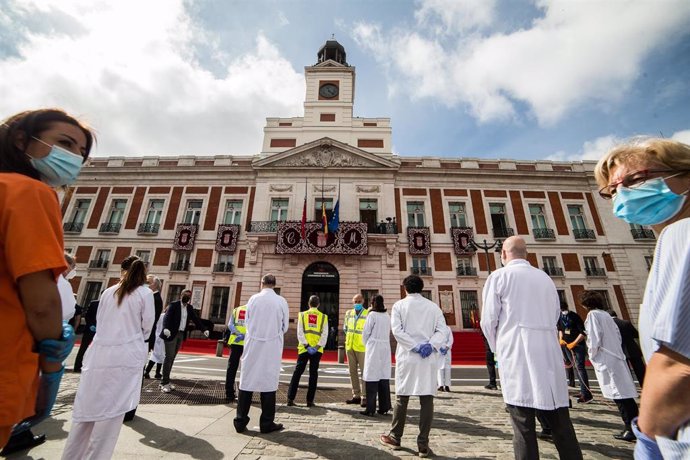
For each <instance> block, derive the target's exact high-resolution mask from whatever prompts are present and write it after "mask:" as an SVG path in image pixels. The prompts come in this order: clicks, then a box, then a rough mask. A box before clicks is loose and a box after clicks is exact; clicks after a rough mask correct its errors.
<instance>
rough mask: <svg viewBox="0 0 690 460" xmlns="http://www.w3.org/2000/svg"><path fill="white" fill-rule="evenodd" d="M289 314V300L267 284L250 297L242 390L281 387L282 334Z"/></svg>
mask: <svg viewBox="0 0 690 460" xmlns="http://www.w3.org/2000/svg"><path fill="white" fill-rule="evenodd" d="M288 318H289V311H288V304H287V301H286V300H285V299H284V298H283V297H281V296H279V295H278V294H276V293H275V291H274V290H273V289H270V288H264V289H262V290H261V292H259V293H258V294H254V295H253V296H251V297H250V298H249V301H248V302H247V315H246V317H245V324H246V326H247V333H246V334H245V338H244V352H243V353H242V373H241V374H240V390H242V391H258V392H271V391H277V390H278V379H279V377H280V362H281V359H282V357H283V335H284V334H285V332H287V330H288Z"/></svg>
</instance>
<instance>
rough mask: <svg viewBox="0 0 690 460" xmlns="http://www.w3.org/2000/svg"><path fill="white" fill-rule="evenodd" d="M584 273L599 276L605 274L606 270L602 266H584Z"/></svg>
mask: <svg viewBox="0 0 690 460" xmlns="http://www.w3.org/2000/svg"><path fill="white" fill-rule="evenodd" d="M585 273H586V274H587V276H590V277H598V278H601V277H603V276H606V270H604V269H603V268H598V267H597V268H590V267H585Z"/></svg>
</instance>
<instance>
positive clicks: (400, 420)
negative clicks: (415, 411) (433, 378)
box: [389, 395, 434, 447]
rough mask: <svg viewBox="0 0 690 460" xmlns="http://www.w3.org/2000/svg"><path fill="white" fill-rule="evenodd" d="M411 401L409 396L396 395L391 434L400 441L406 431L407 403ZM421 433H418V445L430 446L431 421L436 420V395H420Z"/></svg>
mask: <svg viewBox="0 0 690 460" xmlns="http://www.w3.org/2000/svg"><path fill="white" fill-rule="evenodd" d="M409 402H410V397H409V396H397V395H396V397H395V408H393V422H392V426H391V431H390V434H389V436H390V437H391V438H393V439H395V440H396V441H400V440H401V439H402V437H403V433H404V432H405V421H406V419H407V405H408V403H409ZM419 405H420V409H419V435H417V446H418V447H428V446H429V433H430V432H431V423H432V422H433V420H434V397H433V396H432V395H424V396H420V397H419Z"/></svg>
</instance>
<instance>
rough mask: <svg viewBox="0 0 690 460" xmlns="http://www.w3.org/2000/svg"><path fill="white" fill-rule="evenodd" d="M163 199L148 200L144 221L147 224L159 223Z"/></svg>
mask: <svg viewBox="0 0 690 460" xmlns="http://www.w3.org/2000/svg"><path fill="white" fill-rule="evenodd" d="M164 204H165V201H164V200H150V201H149V207H148V209H147V210H146V221H145V223H147V224H156V225H157V224H160V223H161V216H162V215H163V205H164Z"/></svg>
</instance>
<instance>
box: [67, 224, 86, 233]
mask: <svg viewBox="0 0 690 460" xmlns="http://www.w3.org/2000/svg"><path fill="white" fill-rule="evenodd" d="M83 228H84V222H65V223H64V224H62V231H64V232H65V233H81V231H82V229H83Z"/></svg>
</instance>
